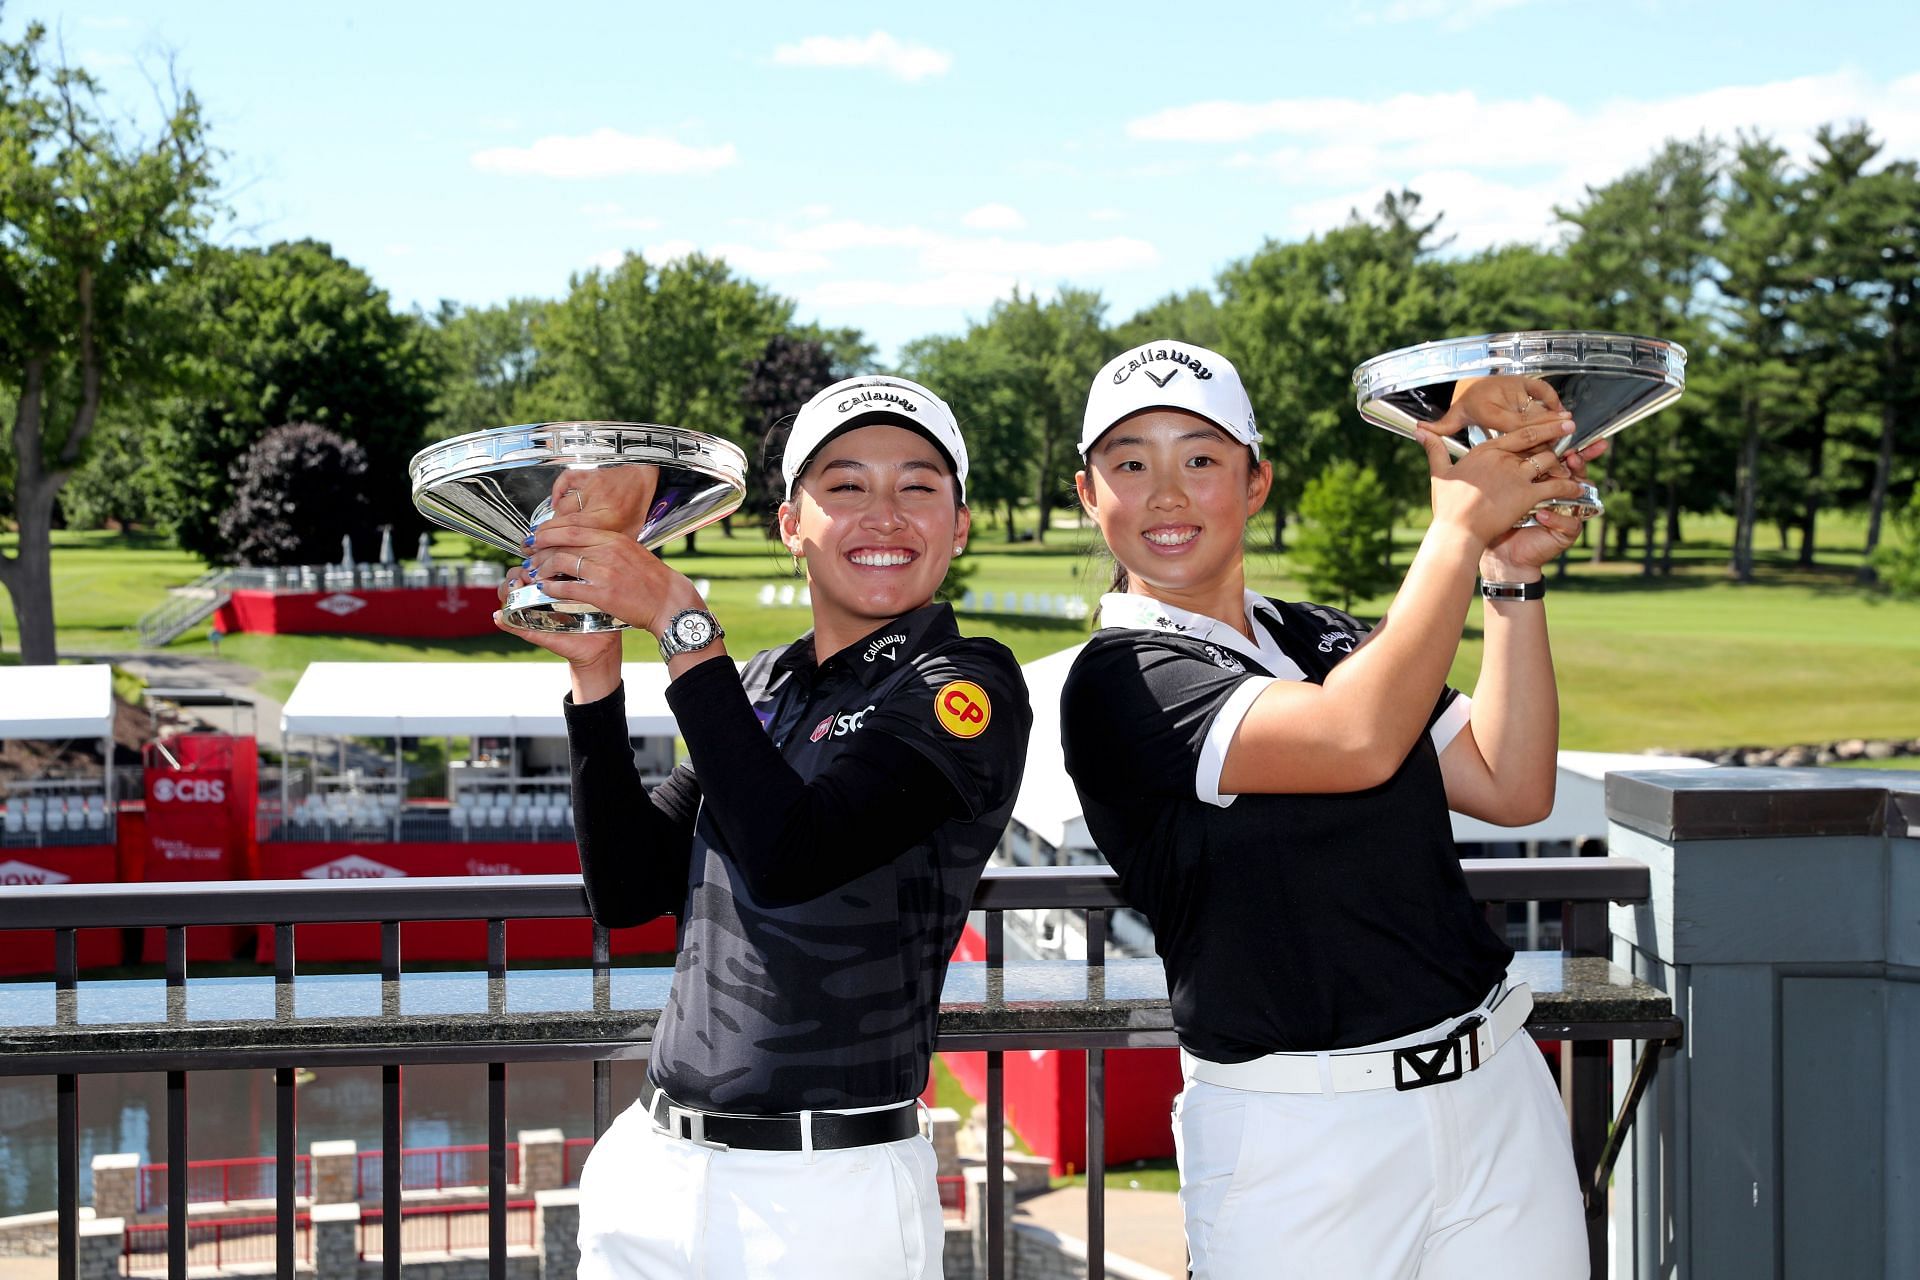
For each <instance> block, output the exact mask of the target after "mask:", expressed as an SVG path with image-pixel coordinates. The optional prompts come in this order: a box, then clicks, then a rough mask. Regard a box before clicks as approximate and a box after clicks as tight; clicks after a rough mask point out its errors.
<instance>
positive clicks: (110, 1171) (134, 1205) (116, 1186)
mask: <svg viewBox="0 0 1920 1280" xmlns="http://www.w3.org/2000/svg"><path fill="white" fill-rule="evenodd" d="M139 1208H140V1157H139V1156H137V1155H135V1154H133V1153H132V1152H123V1153H121V1154H118V1155H109V1156H95V1157H94V1158H93V1216H94V1217H96V1218H131V1217H133V1215H134V1214H135V1213H137V1212H139Z"/></svg>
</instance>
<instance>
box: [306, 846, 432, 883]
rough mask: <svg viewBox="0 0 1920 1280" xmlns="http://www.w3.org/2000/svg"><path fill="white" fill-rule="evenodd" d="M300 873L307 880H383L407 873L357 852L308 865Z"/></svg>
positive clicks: (403, 875)
mask: <svg viewBox="0 0 1920 1280" xmlns="http://www.w3.org/2000/svg"><path fill="white" fill-rule="evenodd" d="M300 874H301V875H303V876H305V877H306V878H307V879H309V880H385V879H387V878H388V877H390V876H398V877H402V878H404V877H405V876H406V874H407V873H406V872H404V871H402V870H400V868H398V867H390V866H388V865H387V864H386V863H384V862H375V861H374V860H373V859H372V858H363V857H361V856H360V855H359V854H357V853H350V854H348V855H347V856H346V857H344V858H335V859H334V860H333V861H332V862H323V863H321V864H320V865H319V866H317V867H308V868H307V869H306V870H305V871H302V872H301V873H300Z"/></svg>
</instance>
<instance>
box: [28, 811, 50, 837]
mask: <svg viewBox="0 0 1920 1280" xmlns="http://www.w3.org/2000/svg"><path fill="white" fill-rule="evenodd" d="M22 818H23V819H24V821H25V823H26V827H27V834H28V835H33V836H37V835H39V834H40V833H41V832H42V831H44V830H46V827H47V815H46V814H44V813H42V812H41V811H40V810H38V809H28V810H27V811H26V813H25V814H23V815H22Z"/></svg>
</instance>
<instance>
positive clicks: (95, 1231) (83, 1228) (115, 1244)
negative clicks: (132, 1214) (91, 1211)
mask: <svg viewBox="0 0 1920 1280" xmlns="http://www.w3.org/2000/svg"><path fill="white" fill-rule="evenodd" d="M79 1225H80V1257H79V1258H78V1259H77V1262H78V1266H77V1267H76V1270H75V1273H76V1274H77V1275H78V1276H79V1280H119V1275H120V1255H121V1254H123V1253H125V1252H126V1248H127V1221H126V1219H125V1218H82V1219H81V1220H80V1224H79Z"/></svg>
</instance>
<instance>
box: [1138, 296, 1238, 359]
mask: <svg viewBox="0 0 1920 1280" xmlns="http://www.w3.org/2000/svg"><path fill="white" fill-rule="evenodd" d="M1161 338H1171V339H1173V341H1175V342H1189V343H1192V344H1193V345H1194V346H1196V347H1205V348H1207V349H1208V350H1209V351H1218V350H1220V346H1221V343H1223V342H1224V341H1226V337H1225V334H1224V332H1223V331H1222V329H1221V327H1220V304H1219V303H1217V302H1215V301H1214V299H1213V294H1212V293H1210V292H1209V291H1207V290H1205V289H1189V290H1187V291H1186V292H1185V293H1170V294H1168V295H1167V296H1166V297H1164V298H1162V299H1160V301H1158V302H1156V303H1154V304H1153V305H1152V306H1150V307H1148V308H1146V309H1145V310H1144V311H1139V312H1136V313H1135V314H1134V317H1133V319H1131V320H1128V321H1127V322H1126V323H1125V324H1122V325H1120V326H1118V327H1117V328H1115V329H1114V331H1113V348H1114V350H1115V351H1124V350H1126V349H1127V348H1129V347H1138V346H1142V345H1144V344H1146V343H1149V342H1153V341H1156V340H1158V339H1161Z"/></svg>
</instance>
